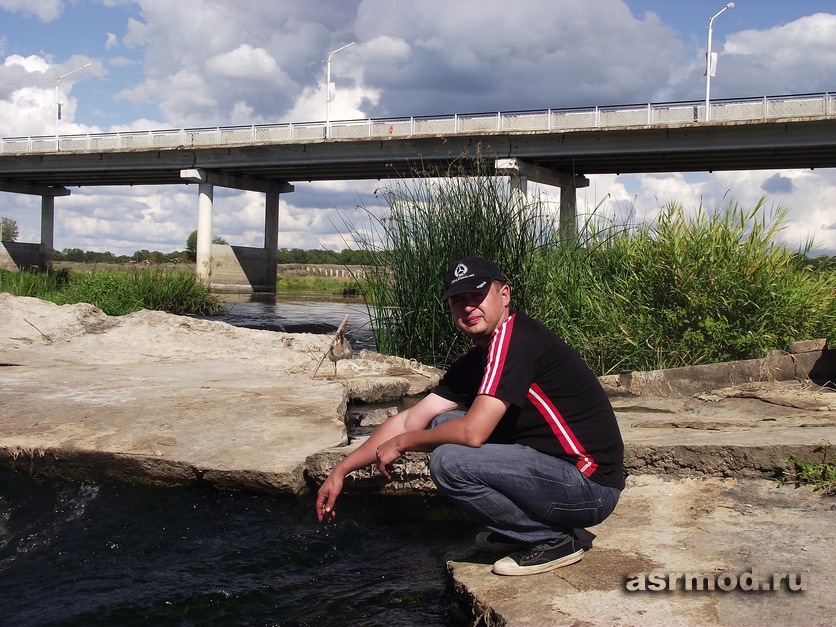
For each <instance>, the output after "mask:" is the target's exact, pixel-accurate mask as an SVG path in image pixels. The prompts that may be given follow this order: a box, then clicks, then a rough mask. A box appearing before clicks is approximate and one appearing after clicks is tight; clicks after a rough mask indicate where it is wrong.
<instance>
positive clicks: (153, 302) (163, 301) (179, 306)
mask: <svg viewBox="0 0 836 627" xmlns="http://www.w3.org/2000/svg"><path fill="white" fill-rule="evenodd" d="M0 291H3V292H10V293H12V294H15V295H17V296H32V297H35V298H40V299H42V300H48V301H51V302H54V303H56V304H58V305H66V304H71V303H81V302H83V303H90V304H91V305H95V306H96V307H98V308H99V309H101V310H102V311H104V312H105V313H106V314H108V315H111V316H120V315H125V314H128V313H131V312H134V311H139V310H140V309H152V310H159V311H167V312H170V313H174V314H182V315H210V314H214V313H220V312H221V311H223V309H224V308H223V305H222V304H221V302H220V300H219V299H218V298H217V296H215V295H214V294H212V292H211V291H210V290H209V288H208V287H207V286H206V285H204V284H203V283H201V282H200V281H198V280H197V279H196V278H195V277H194V275H193V274H192V273H191V272H188V271H182V270H179V269H168V268H133V267H130V268H119V269H98V268H96V269H92V270H90V271H83V270H79V269H74V270H71V269H69V268H63V269H58V270H55V271H53V272H50V273H32V272H25V271H21V272H9V271H7V270H0Z"/></svg>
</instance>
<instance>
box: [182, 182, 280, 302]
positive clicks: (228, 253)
mask: <svg viewBox="0 0 836 627" xmlns="http://www.w3.org/2000/svg"><path fill="white" fill-rule="evenodd" d="M180 178H182V179H184V180H186V181H188V182H193V183H197V184H198V194H199V198H198V210H197V249H196V251H195V252H196V257H197V259H196V261H197V267H196V269H195V272H196V274H197V276H198V277H199V278H200V279H201V280H203V281H205V282H206V283H208V284H209V285H211V286H212V288H213V289H215V290H218V291H222V292H275V291H276V258H277V255H278V249H279V194H281V193H284V192H292V191H293V190H294V187H293V185H290V184H288V183H286V182H283V181H264V180H261V179H254V178H250V177H246V176H237V175H236V176H234V175H229V174H225V173H221V172H212V171H207V170H199V169H190V170H181V171H180ZM215 185H220V186H221V187H228V188H231V189H242V190H248V191H253V192H263V193H264V195H265V201H264V246H263V248H252V247H246V246H229V245H226V244H213V243H212V211H213V199H212V194H213V190H214V186H215Z"/></svg>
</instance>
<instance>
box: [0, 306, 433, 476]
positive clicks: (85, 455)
mask: <svg viewBox="0 0 836 627" xmlns="http://www.w3.org/2000/svg"><path fill="white" fill-rule="evenodd" d="M0 338H2V340H3V341H2V345H0V364H2V366H0V389H2V397H3V403H2V406H0V464H2V465H3V466H6V467H12V468H24V469H27V470H39V471H41V472H45V473H60V474H64V475H69V476H79V477H114V478H120V479H127V480H133V481H147V482H153V483H161V484H173V485H182V484H192V483H200V482H203V483H209V484H211V485H213V486H216V487H219V488H226V489H254V490H259V491H280V492H300V491H302V490H304V489H305V487H306V484H305V478H304V462H305V459H306V458H307V457H308V456H310V455H312V454H313V453H315V452H317V451H320V450H323V449H327V448H329V447H334V446H339V445H341V444H345V443H346V442H347V436H346V427H345V413H346V406H347V403H348V402H349V401H350V400H353V399H355V398H372V399H384V398H391V397H392V396H393V395H394V396H396V397H400V396H403V395H404V394H406V393H421V392H423V391H426V390H427V389H428V388H429V387H432V386H433V385H434V384H435V383H436V382H437V381H438V376H439V372H438V371H436V370H434V369H432V368H427V367H425V366H417V367H414V368H413V367H411V366H410V362H406V361H405V360H397V359H386V358H356V359H349V360H342V361H340V362H339V363H338V364H337V366H338V373H337V376H336V377H333V376H331V377H329V376H326V375H324V374H323V373H322V371H321V370H320V372H318V373H317V376H316V378H312V375H313V374H314V370H315V368H316V365H317V363H318V362H319V361H320V359H321V357H322V355H323V353H324V351H326V350H327V349H328V346H329V343H330V341H331V339H332V338H331V336H328V335H317V334H288V333H278V332H272V331H263V330H252V329H242V328H237V327H233V326H230V325H227V324H225V323H222V322H217V321H210V320H199V319H195V318H189V317H185V316H175V315H171V314H167V313H163V312H156V311H140V312H137V313H134V314H131V315H128V316H121V317H110V316H106V315H105V314H103V313H102V312H101V311H100V310H98V309H96V308H95V307H92V306H91V305H85V304H78V305H66V306H61V307H59V306H56V305H54V304H52V303H49V302H45V301H41V300H38V299H34V298H19V297H14V296H11V295H9V294H0ZM328 366H331V364H330V362H329V363H328Z"/></svg>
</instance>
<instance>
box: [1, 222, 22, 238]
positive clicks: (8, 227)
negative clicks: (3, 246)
mask: <svg viewBox="0 0 836 627" xmlns="http://www.w3.org/2000/svg"><path fill="white" fill-rule="evenodd" d="M0 222H2V234H0V241H3V242H16V241H17V238H18V236H19V235H20V231H18V228H17V222H16V221H15V220H12V219H11V218H0Z"/></svg>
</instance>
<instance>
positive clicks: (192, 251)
mask: <svg viewBox="0 0 836 627" xmlns="http://www.w3.org/2000/svg"><path fill="white" fill-rule="evenodd" d="M212 243H213V244H227V245H228V244H229V242H228V241H226V240H225V239H224V238H223V237H221V236H220V235H216V236H215V237H213V238H212ZM186 252H187V253H188V254H189V258H190V259H191V260H192V261H194V260H195V259H197V231H192V232H191V233H189V237H187V238H186Z"/></svg>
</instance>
